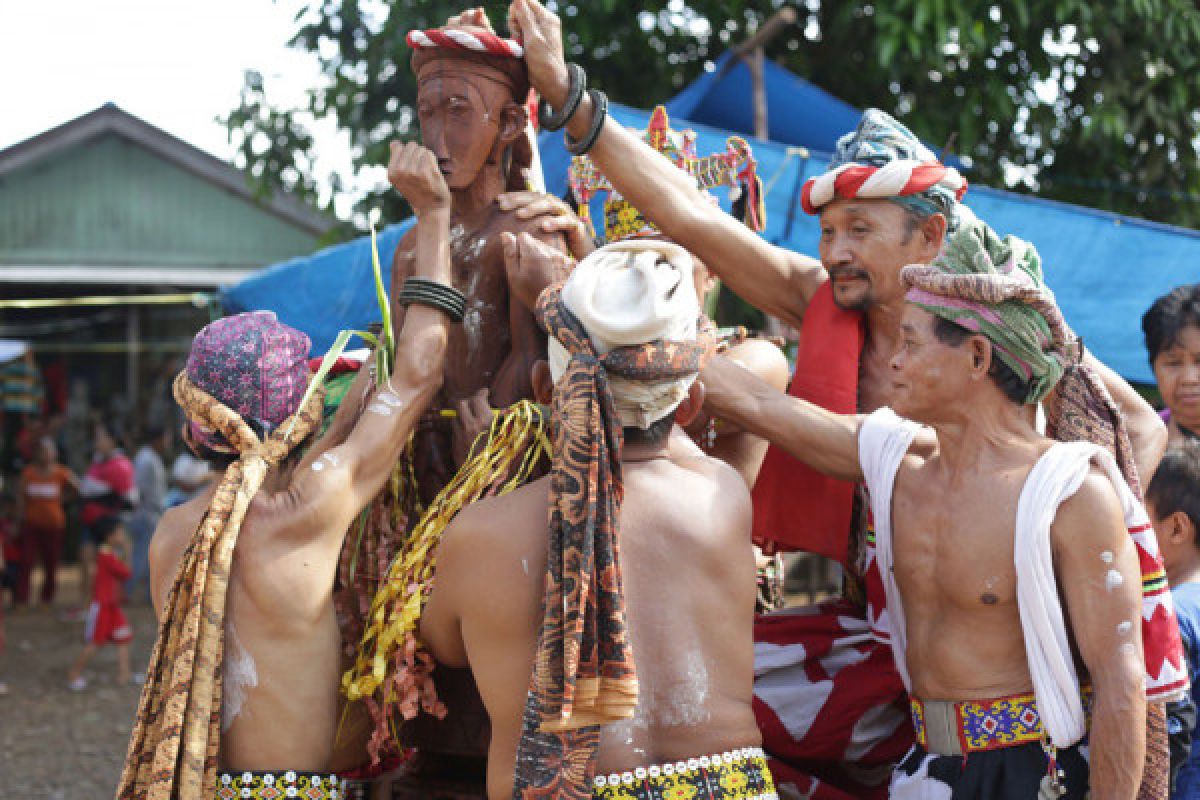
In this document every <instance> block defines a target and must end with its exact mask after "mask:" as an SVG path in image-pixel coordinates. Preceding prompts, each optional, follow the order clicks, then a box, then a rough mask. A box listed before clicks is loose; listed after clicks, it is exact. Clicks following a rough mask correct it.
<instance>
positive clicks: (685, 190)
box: [509, 0, 826, 327]
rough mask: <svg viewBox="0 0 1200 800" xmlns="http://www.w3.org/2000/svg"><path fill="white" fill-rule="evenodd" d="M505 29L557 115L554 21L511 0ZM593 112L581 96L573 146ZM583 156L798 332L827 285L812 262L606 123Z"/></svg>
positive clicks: (562, 86)
mask: <svg viewBox="0 0 1200 800" xmlns="http://www.w3.org/2000/svg"><path fill="white" fill-rule="evenodd" d="M509 27H510V29H511V30H512V32H513V34H514V35H516V36H517V37H518V38H519V39H521V40H522V44H523V45H524V47H525V63H526V64H527V66H528V68H529V79H530V82H531V83H532V84H533V86H534V87H535V88H536V89H537V90H538V91H539V92H540V93H541V94H542V97H544V98H545V100H546V102H548V103H550V105H551V106H552V107H554V108H562V105H563V103H564V102H565V100H566V97H567V93H568V87H569V78H568V72H567V67H566V63H565V61H564V60H563V55H562V36H561V25H560V23H559V20H558V17H557V16H555V15H554V14H553V13H551V12H550V11H547V10H546V8H545V7H543V6H542V5H541V3H539V2H538V0H514V2H513V3H512V6H511V7H510V9H509ZM594 112H595V109H594V108H593V105H592V102H591V99H590V98H589V97H588V96H586V95H585V96H584V99H583V101H582V102H581V104H580V106H579V109H578V111H576V113H575V115H574V116H573V117H572V118H571V121H570V123H569V124H568V126H567V131H568V132H569V133H570V134H571V137H572V138H573V139H575V140H577V141H578V140H582V139H583V138H584V137H585V136H586V135H587V132H588V128H589V127H590V125H591V124H592V115H593V113H594ZM588 155H589V156H590V157H591V159H592V160H593V161H594V162H595V163H596V165H597V166H598V167H599V168H600V170H601V172H603V173H604V175H605V176H606V177H607V178H608V180H609V182H610V183H612V185H613V187H614V188H615V189H616V190H617V191H618V192H620V193H621V195H622V196H623V197H624V198H625V199H626V200H628V201H629V202H630V203H631V204H632V205H634V206H635V207H637V209H638V210H639V211H641V212H642V213H643V214H644V215H645V216H646V218H647V219H649V220H650V221H651V222H653V223H654V224H655V225H656V226H658V228H659V229H660V230H662V232H663V233H664V234H666V235H667V236H669V237H670V238H671V239H673V240H674V241H676V242H678V243H679V244H680V245H681V246H682V247H684V248H685V249H687V250H689V251H690V252H691V253H693V254H694V255H695V256H696V257H697V258H699V259H701V260H702V261H704V263H705V264H707V265H708V267H709V268H710V269H711V270H712V271H713V272H714V273H716V274H717V275H718V276H720V278H721V279H722V280H723V281H725V282H726V283H727V284H728V285H729V287H730V288H731V289H733V290H734V291H735V292H737V293H738V295H739V296H741V297H742V298H743V299H745V300H746V301H747V302H748V303H750V304H751V305H753V306H755V307H756V308H760V309H762V310H763V311H765V312H767V313H768V314H771V315H773V316H776V317H778V318H779V319H781V320H783V321H784V322H787V323H788V324H790V325H793V326H795V327H799V325H800V321H801V319H802V318H803V317H804V311H805V309H806V308H808V302H809V300H810V299H811V298H812V296H813V294H814V293H815V292H816V290H817V288H818V287H819V286H820V285H821V283H823V282H824V281H825V279H826V275H825V271H824V270H823V269H822V268H821V264H820V262H819V261H817V260H815V259H813V258H809V257H808V256H803V255H800V254H799V253H793V252H791V251H790V250H785V249H783V248H780V247H775V246H774V245H771V244H769V243H768V242H766V241H765V240H764V239H762V238H761V237H759V236H757V235H756V234H754V233H753V232H752V231H750V230H749V229H748V228H746V227H745V226H744V225H742V224H741V223H740V222H738V221H737V220H735V219H734V218H733V217H731V216H729V215H728V214H726V213H724V212H723V211H721V210H720V209H719V208H716V207H714V206H712V205H711V204H710V203H709V202H707V201H706V200H705V199H704V198H703V197H702V196H701V195H700V192H699V191H698V190H697V189H696V187H695V185H694V184H693V183H692V182H691V180H690V179H689V177H688V176H687V175H686V174H684V173H683V172H682V171H680V170H678V169H676V168H675V167H674V166H673V165H672V164H671V163H670V162H669V161H667V159H665V158H664V157H662V156H661V155H659V154H658V153H656V152H654V150H653V149H651V148H650V146H649V145H647V144H646V143H645V142H643V141H642V140H641V139H640V138H639V137H638V136H635V135H634V134H633V133H631V132H630V131H628V130H626V129H625V128H624V127H622V126H621V125H620V124H618V123H617V122H615V121H614V120H612V119H609V120H607V121H606V122H605V123H604V129H603V130H602V131H601V133H600V137H599V139H598V140H597V141H596V144H595V145H594V146H593V148H592V149H591V151H590V152H589V153H588Z"/></svg>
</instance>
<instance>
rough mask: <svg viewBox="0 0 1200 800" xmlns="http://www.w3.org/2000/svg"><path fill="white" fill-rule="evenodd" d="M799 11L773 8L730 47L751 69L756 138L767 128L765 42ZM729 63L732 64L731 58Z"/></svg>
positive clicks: (792, 20) (764, 134) (787, 8)
mask: <svg viewBox="0 0 1200 800" xmlns="http://www.w3.org/2000/svg"><path fill="white" fill-rule="evenodd" d="M798 18H799V15H798V14H797V13H796V9H794V8H792V7H791V6H784V7H783V8H781V9H779V10H778V11H776V12H775V13H774V14H772V15H771V17H770V18H769V19H768V20H767V21H766V22H764V23H763V24H762V26H761V27H760V28H759V29H758V30H757V31H755V32H754V35H753V36H751V37H750V38H749V39H747V40H746V41H744V42H742V43H741V44H740V45H738V46H737V48H736V49H735V50H734V51H733V55H734V58H736V59H739V60H741V61H744V62H745V63H746V67H747V68H748V69H749V70H750V83H751V86H753V102H754V135H755V136H757V137H758V138H759V139H766V138H768V134H769V132H770V124H769V123H770V117H769V116H768V112H767V85H766V80H765V77H764V67H765V62H766V58H767V56H766V52H765V50H764V48H765V46H766V44H767V42H769V41H771V40H772V39H774V38H775V37H776V36H778V35H779V34H781V33H783V30H784V28H787V27H788V26H790V25H795V24H796V20H797V19H798ZM727 63H728V64H732V63H733V60H732V59H731V60H730V61H729V62H727Z"/></svg>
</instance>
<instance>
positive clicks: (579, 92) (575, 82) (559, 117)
mask: <svg viewBox="0 0 1200 800" xmlns="http://www.w3.org/2000/svg"><path fill="white" fill-rule="evenodd" d="M567 75H569V76H570V85H569V86H568V88H567V99H566V100H565V101H564V102H563V107H562V108H560V109H559V110H558V111H557V113H556V112H555V111H554V109H552V108H550V106H549V105H548V104H546V103H542V104H541V105H540V106H538V124H539V125H541V126H542V130H547V131H550V132H552V133H553V132H554V131H558V130H562V127H563V126H564V125H566V124H567V122H569V121H570V119H571V117H573V116H575V112H576V111H578V110H579V104H580V103H581V102H582V101H583V93H584V92H585V91H587V73H586V72H584V71H583V67H581V66H579V65H578V64H567Z"/></svg>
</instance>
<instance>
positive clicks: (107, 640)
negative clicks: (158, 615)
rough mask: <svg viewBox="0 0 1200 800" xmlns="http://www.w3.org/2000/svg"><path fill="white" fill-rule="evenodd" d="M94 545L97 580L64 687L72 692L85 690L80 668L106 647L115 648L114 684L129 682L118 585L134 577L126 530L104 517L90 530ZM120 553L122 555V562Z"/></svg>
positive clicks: (129, 634) (128, 636) (130, 635)
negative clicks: (78, 650)
mask: <svg viewBox="0 0 1200 800" xmlns="http://www.w3.org/2000/svg"><path fill="white" fill-rule="evenodd" d="M92 531H93V533H94V534H95V537H96V542H97V544H98V545H99V547H98V548H97V551H96V577H95V579H94V580H93V582H92V604H91V606H90V607H89V608H88V613H87V625H86V627H85V629H84V646H83V652H81V653H80V654H79V658H78V659H76V660H75V665H74V666H73V667H71V672H70V674H69V677H68V682H67V686H68V687H69V688H70V689H71V690H72V691H76V692H78V691H82V690H83V689H85V688H87V680H86V679H85V678H84V677H83V668H84V667H85V666H86V665H87V663H88V661H90V660H91V658H92V656H93V655H95V654H96V649H97V648H99V647H103V646H104V645H106V644H113V645H115V646H116V648H117V682H118V683H130V682H131V681H132V678H133V674H132V673H131V672H130V670H129V641H130V640H131V639H132V638H133V630H132V629H131V628H130V627H129V621H128V620H127V619H126V618H125V612H124V611H122V610H121V584H122V583H124V582H125V581H127V580H129V576H130V575H132V574H133V572H132V570H130V568H129V564H128V561H129V539H128V538H127V537H126V536H125V528H124V527H123V526H122V525H121V520H120V518H118V517H116V516H109V517H103V518H101V519H99V520H97V521H96V523H95V524H94V525H93V527H92ZM118 553H121V554H122V555H123V556H124V559H122V556H121V555H118Z"/></svg>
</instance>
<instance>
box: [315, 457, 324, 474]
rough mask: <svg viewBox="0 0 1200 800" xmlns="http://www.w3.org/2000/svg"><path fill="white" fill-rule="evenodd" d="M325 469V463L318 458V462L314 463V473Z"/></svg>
mask: <svg viewBox="0 0 1200 800" xmlns="http://www.w3.org/2000/svg"><path fill="white" fill-rule="evenodd" d="M323 469H325V462H324V461H321V459H319V458H318V459H317V460H316V461H314V462H313V463H312V471H313V472H320V471H321V470H323Z"/></svg>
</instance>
